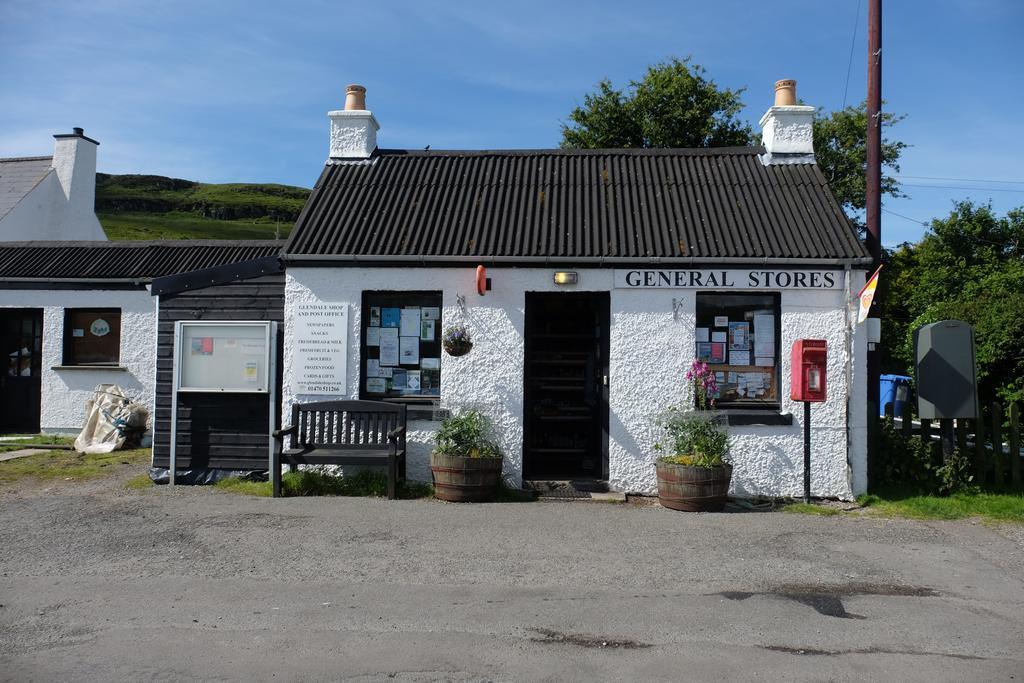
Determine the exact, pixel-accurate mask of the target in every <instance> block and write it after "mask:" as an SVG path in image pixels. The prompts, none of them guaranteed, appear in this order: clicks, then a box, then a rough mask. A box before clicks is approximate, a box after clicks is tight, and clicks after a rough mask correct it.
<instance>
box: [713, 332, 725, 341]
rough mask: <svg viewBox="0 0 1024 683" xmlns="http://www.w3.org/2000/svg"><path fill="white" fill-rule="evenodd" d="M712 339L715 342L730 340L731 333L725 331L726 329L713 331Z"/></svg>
mask: <svg viewBox="0 0 1024 683" xmlns="http://www.w3.org/2000/svg"><path fill="white" fill-rule="evenodd" d="M711 341H713V342H728V341H729V333H728V332H725V331H722V332H712V333H711Z"/></svg>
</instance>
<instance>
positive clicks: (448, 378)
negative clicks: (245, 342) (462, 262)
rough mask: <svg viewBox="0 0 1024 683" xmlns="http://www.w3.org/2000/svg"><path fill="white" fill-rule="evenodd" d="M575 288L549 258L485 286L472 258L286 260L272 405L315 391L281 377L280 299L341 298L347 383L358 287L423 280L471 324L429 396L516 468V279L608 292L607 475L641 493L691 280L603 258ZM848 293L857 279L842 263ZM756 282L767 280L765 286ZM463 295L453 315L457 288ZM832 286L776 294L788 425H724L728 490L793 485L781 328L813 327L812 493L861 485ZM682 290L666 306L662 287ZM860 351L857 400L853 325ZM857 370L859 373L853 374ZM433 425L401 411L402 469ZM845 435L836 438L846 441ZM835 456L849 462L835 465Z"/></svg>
mask: <svg viewBox="0 0 1024 683" xmlns="http://www.w3.org/2000/svg"><path fill="white" fill-rule="evenodd" d="M577 272H578V273H579V276H580V279H579V284H578V285H576V286H575V287H558V286H556V285H555V284H554V283H553V282H552V270H550V269H543V268H491V269H489V270H488V275H489V276H490V277H491V279H492V282H493V291H490V292H488V293H487V294H486V295H485V296H482V297H481V296H480V295H478V294H477V293H476V289H475V284H474V272H473V268H471V267H469V266H467V267H464V268H415V267H409V268H369V267H357V268H302V267H291V268H289V269H288V271H287V281H286V285H285V301H286V306H285V348H284V373H285V374H284V389H283V394H284V396H283V398H284V406H285V411H286V412H285V414H286V415H287V411H288V410H289V408H290V406H291V404H292V403H293V402H296V401H297V402H308V401H314V400H323V398H324V397H322V396H313V395H303V394H296V393H295V392H294V391H293V389H292V386H291V360H292V348H291V346H292V341H293V340H292V330H291V325H292V322H291V321H292V310H293V308H294V306H295V304H296V303H300V302H317V301H322V302H332V303H333V302H343V303H347V304H348V305H349V307H350V309H349V312H350V321H351V329H350V330H349V339H348V348H349V352H348V353H349V356H348V367H349V376H348V392H349V394H348V395H349V397H352V398H355V397H357V396H358V391H359V368H360V364H359V360H360V359H359V352H360V349H359V334H360V330H361V324H362V321H361V315H362V311H361V301H362V292H363V291H364V290H368V291H372V290H398V291H402V290H436V291H441V292H442V295H443V313H442V316H443V324H444V325H445V326H447V325H448V324H451V323H453V322H457V321H459V320H464V321H465V322H466V323H467V324H468V326H469V327H470V331H471V333H472V334H473V339H474V347H473V351H472V352H471V353H470V354H468V355H467V356H463V357H461V358H452V357H450V356H448V355H446V354H442V360H441V404H442V406H443V407H445V408H448V409H453V410H457V409H459V408H460V407H467V406H476V407H481V408H483V409H484V410H486V411H487V412H488V413H489V414H490V415H491V417H492V419H494V421H495V423H496V425H497V428H498V430H499V432H500V433H501V435H502V446H503V448H504V451H505V456H506V457H505V475H506V478H507V479H508V480H509V481H510V482H512V483H515V484H518V483H520V482H521V479H522V461H523V452H522V438H523V419H522V417H523V329H524V320H525V301H526V296H525V294H526V292H527V291H610V292H611V294H610V297H611V330H610V377H609V385H610V386H609V475H610V476H609V479H610V480H609V484H610V486H611V487H612V488H613V489H615V490H619V491H627V492H637V493H654V492H655V491H656V484H655V479H654V468H653V463H654V459H655V455H656V454H655V451H654V449H653V444H654V442H655V441H656V440H657V438H658V430H657V426H656V424H655V420H656V416H657V414H658V413H659V412H660V411H661V410H663V409H665V408H667V407H669V406H670V405H672V404H674V403H681V402H683V401H685V400H687V396H686V388H685V381H684V373H685V372H686V369H687V368H688V367H689V365H690V363H691V361H692V360H693V358H694V345H695V331H694V328H695V305H696V295H695V292H694V291H693V290H677V289H672V290H668V289H665V290H650V289H648V290H627V289H613V287H612V285H613V271H612V270H610V269H584V270H578V271H577ZM853 280H854V282H851V287H853V288H854V289H853V291H854V292H856V291H857V289H859V286H860V283H863V274H861V273H858V272H855V275H854V278H853ZM765 291H769V290H765ZM458 294H463V295H465V297H466V303H467V310H466V313H465V315H464V314H463V313H462V311H461V310H460V308H459V306H458V304H457V299H456V298H457V295H458ZM844 297H845V294H844V292H843V290H842V289H840V290H833V291H794V290H786V291H783V292H782V294H781V321H780V324H781V326H782V330H781V333H782V346H781V349H780V360H781V362H782V372H783V378H784V379H783V382H782V394H783V397H782V398H783V400H782V411H783V412H791V413H793V415H794V418H795V419H794V423H793V425H792V426H786V427H779V426H749V427H732V428H730V432H731V434H732V438H733V451H732V458H733V462H734V466H735V469H734V473H733V481H732V489H733V493H735V494H737V495H741V496H743V495H772V496H780V495H797V494H799V493H801V492H802V486H803V479H802V467H803V436H802V435H803V432H802V425H801V419H802V415H803V412H802V404H799V403H793V402H791V401H789V399H788V395H789V385H788V379H786V378H788V376H789V374H788V373H789V349H790V347H791V346H792V343H793V341H794V340H795V339H799V338H806V337H813V338H822V339H827V340H828V344H829V368H828V371H829V400H828V401H827V402H826V403H823V404H816V405H815V406H814V409H813V413H812V444H813V448H814V450H813V458H812V483H813V493H814V495H816V496H829V497H838V498H843V499H849V498H851V497H852V496H853V495H854V494H856V493H860V492H863V491H864V490H865V488H866V472H865V462H866V455H865V451H864V449H865V434H866V422H865V414H864V411H863V407H861V409H860V410H854V411H853V413H852V414H851V419H850V422H849V424H850V430H849V432H848V431H847V414H846V413H847V401H846V395H847V382H846V371H845V363H846V362H847V360H848V356H847V353H846V335H845V322H844V319H845V313H844V308H843V305H844V304H843V302H844ZM673 298H675V299H682V300H683V303H682V306H681V309H680V311H679V314H678V316H677V317H674V316H673V309H672V299H673ZM854 336H855V339H854V342H855V348H856V349H857V351H856V352H855V353H856V356H857V357H858V358H859V359H860V360H859V362H858V364H857V368H856V372H855V373H854V376H855V378H857V379H855V382H854V384H853V389H854V391H856V392H859V393H858V394H857V397H856V398H855V399H854V401H852V403H853V404H854V405H856V404H858V403H859V404H860V405H861V406H863V401H864V400H865V389H866V387H865V385H864V380H863V374H864V371H865V366H864V362H863V358H864V355H863V354H864V349H865V348H866V346H865V343H864V338H863V333H862V331H861V330H855V331H854ZM858 380H859V381H858ZM437 426H438V423H436V422H429V421H414V422H411V423H410V425H409V434H408V449H409V453H408V475H409V476H410V477H411V478H414V479H419V480H429V479H430V470H429V454H430V449H431V446H432V439H433V433H434V431H435V430H436V428H437ZM848 435H849V437H850V439H849V440H848ZM848 451H849V462H850V463H851V464H852V466H848V464H847V463H848Z"/></svg>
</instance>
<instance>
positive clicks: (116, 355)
mask: <svg viewBox="0 0 1024 683" xmlns="http://www.w3.org/2000/svg"><path fill="white" fill-rule="evenodd" d="M120 360H121V309H119V308H93V309H84V308H68V309H65V311H64V361H63V364H64V365H117V364H118V363H119V362H120Z"/></svg>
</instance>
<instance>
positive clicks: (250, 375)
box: [245, 360, 260, 384]
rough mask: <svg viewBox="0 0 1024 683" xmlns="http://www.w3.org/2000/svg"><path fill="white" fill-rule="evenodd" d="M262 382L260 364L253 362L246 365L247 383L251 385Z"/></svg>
mask: <svg viewBox="0 0 1024 683" xmlns="http://www.w3.org/2000/svg"><path fill="white" fill-rule="evenodd" d="M259 380H260V376H259V364H258V363H257V362H256V361H254V360H252V361H249V362H248V363H246V364H245V381H246V382H248V383H249V384H256V382H258V381H259Z"/></svg>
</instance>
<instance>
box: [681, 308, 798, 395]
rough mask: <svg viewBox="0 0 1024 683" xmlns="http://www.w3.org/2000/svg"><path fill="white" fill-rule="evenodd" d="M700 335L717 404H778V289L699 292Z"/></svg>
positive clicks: (699, 343)
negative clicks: (715, 391) (742, 292)
mask: <svg viewBox="0 0 1024 683" xmlns="http://www.w3.org/2000/svg"><path fill="white" fill-rule="evenodd" d="M696 336H697V348H696V358H697V359H698V360H702V361H705V362H706V363H707V364H708V365H709V366H710V367H711V369H712V370H713V371H714V373H715V379H716V380H717V381H716V384H718V397H717V403H718V406H719V407H722V408H728V407H748V408H749V407H758V406H764V407H775V406H778V405H779V295H778V294H735V293H729V294H717V293H703V292H701V293H698V294H697V335H696Z"/></svg>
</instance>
